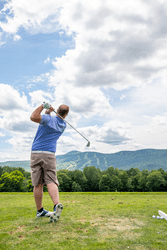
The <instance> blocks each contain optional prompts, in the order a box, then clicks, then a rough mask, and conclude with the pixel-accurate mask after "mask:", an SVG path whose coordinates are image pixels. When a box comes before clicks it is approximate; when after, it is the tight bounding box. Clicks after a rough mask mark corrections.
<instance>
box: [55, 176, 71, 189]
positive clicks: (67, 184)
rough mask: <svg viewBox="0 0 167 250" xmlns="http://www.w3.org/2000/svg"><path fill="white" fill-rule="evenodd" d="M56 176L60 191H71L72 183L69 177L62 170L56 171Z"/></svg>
mask: <svg viewBox="0 0 167 250" xmlns="http://www.w3.org/2000/svg"><path fill="white" fill-rule="evenodd" d="M57 178H58V181H59V185H60V189H59V190H60V191H63V192H70V191H71V185H72V180H71V178H70V177H68V176H67V175H66V174H65V173H63V172H58V173H57Z"/></svg>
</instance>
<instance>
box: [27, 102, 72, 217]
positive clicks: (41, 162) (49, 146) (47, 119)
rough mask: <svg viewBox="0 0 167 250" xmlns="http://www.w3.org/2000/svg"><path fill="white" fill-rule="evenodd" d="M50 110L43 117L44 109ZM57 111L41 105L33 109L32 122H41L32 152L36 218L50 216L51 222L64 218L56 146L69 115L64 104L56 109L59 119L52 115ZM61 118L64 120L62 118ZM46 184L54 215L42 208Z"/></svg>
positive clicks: (45, 104) (47, 105)
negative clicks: (62, 216)
mask: <svg viewBox="0 0 167 250" xmlns="http://www.w3.org/2000/svg"><path fill="white" fill-rule="evenodd" d="M44 108H45V109H47V110H46V112H45V114H44V115H41V112H42V110H43V109H44ZM53 110H54V108H53V107H52V106H50V105H49V104H48V103H44V104H43V105H40V106H39V107H38V108H37V109H35V110H34V112H33V113H32V115H31V117H30V119H31V121H33V122H36V123H39V127H38V130H37V133H36V136H35V138H34V141H33V144H32V151H31V165H30V167H31V179H32V185H33V186H34V190H33V191H34V199H35V203H36V207H37V214H36V217H37V218H40V217H43V216H45V217H50V221H57V220H58V219H59V217H60V215H61V212H62V209H63V204H61V203H59V190H58V186H59V182H58V180H57V173H56V158H55V152H56V146H57V140H58V139H59V137H60V136H61V135H62V133H63V132H64V130H65V128H66V123H65V121H64V120H63V119H64V118H65V117H66V116H67V114H68V112H69V107H68V106H67V105H61V106H60V107H59V108H58V109H57V114H58V115H56V116H51V115H50V113H51V112H52V111H53ZM59 115H60V116H61V117H62V118H63V119H61V118H60V117H59ZM43 185H47V188H48V192H49V195H50V197H51V199H52V201H53V204H54V212H49V211H47V210H45V209H44V208H43V206H42V197H43Z"/></svg>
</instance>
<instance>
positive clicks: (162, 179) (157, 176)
mask: <svg viewBox="0 0 167 250" xmlns="http://www.w3.org/2000/svg"><path fill="white" fill-rule="evenodd" d="M57 176H58V180H59V191H60V192H117V191H118V192H157V191H167V171H166V172H165V171H164V170H163V169H162V168H160V169H158V170H151V171H149V170H142V171H140V170H139V169H138V168H130V169H129V170H122V169H118V168H114V167H112V166H111V167H109V168H108V169H107V170H104V171H102V170H100V168H96V167H95V166H87V167H85V168H84V169H83V171H80V170H74V171H70V170H66V169H61V170H58V171H57ZM44 191H47V187H44ZM0 192H33V186H32V182H31V173H29V172H26V171H25V169H23V168H21V167H19V168H17V167H9V166H4V167H1V166H0Z"/></svg>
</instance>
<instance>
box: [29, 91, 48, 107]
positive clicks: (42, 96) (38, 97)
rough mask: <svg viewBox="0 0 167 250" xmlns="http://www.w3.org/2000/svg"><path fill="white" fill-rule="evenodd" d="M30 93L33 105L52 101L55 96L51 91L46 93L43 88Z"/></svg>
mask: <svg viewBox="0 0 167 250" xmlns="http://www.w3.org/2000/svg"><path fill="white" fill-rule="evenodd" d="M29 95H30V96H31V103H32V105H33V106H34V105H36V106H39V105H41V104H42V103H43V102H49V103H51V101H52V99H53V97H52V95H51V94H50V93H46V92H44V91H42V90H37V91H33V92H30V93H29Z"/></svg>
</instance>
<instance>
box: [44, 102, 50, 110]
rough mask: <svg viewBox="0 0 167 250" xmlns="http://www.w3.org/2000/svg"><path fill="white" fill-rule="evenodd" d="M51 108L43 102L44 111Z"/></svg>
mask: <svg viewBox="0 0 167 250" xmlns="http://www.w3.org/2000/svg"><path fill="white" fill-rule="evenodd" d="M50 107H51V105H50V104H49V103H47V102H43V108H44V109H49V108H50Z"/></svg>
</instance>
